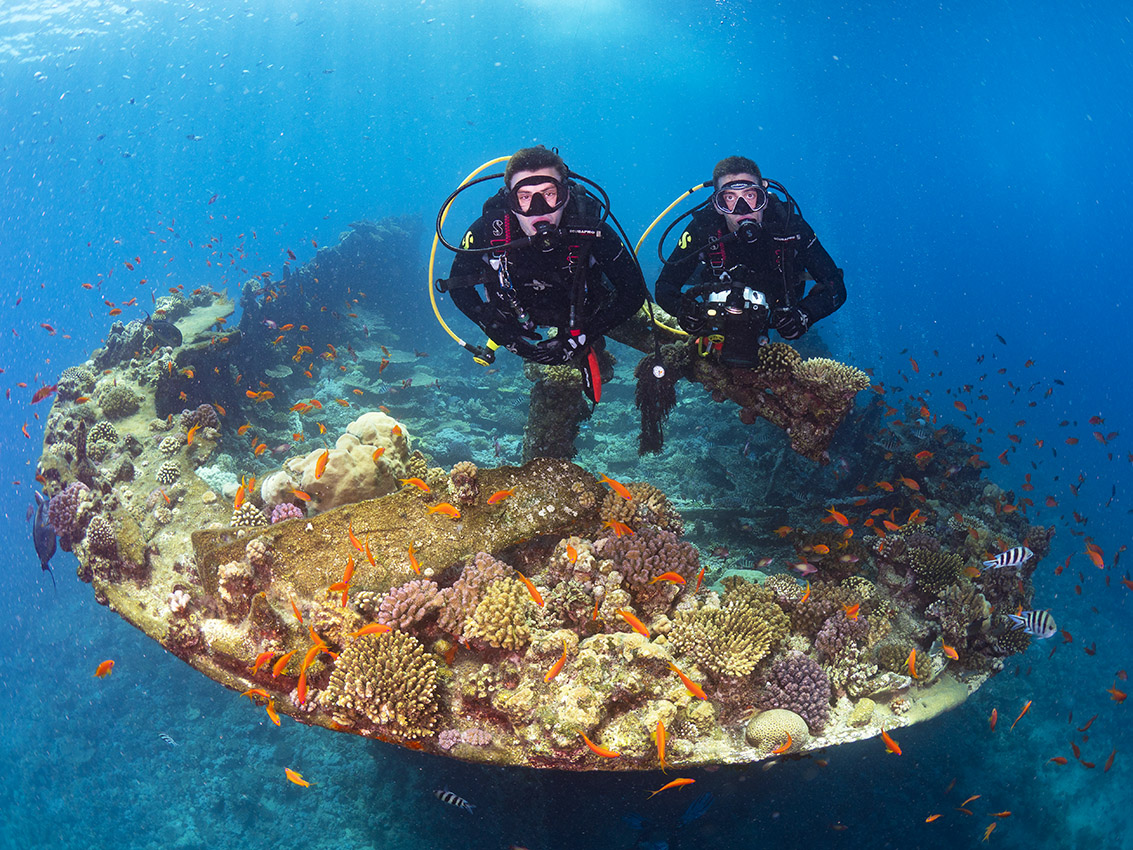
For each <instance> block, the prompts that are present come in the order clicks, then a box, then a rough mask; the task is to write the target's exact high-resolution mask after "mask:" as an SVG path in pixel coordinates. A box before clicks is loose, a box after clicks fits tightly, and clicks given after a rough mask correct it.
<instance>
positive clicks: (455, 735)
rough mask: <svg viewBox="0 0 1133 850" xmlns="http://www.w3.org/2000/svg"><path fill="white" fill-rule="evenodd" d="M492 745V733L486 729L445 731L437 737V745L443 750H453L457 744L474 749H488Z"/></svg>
mask: <svg viewBox="0 0 1133 850" xmlns="http://www.w3.org/2000/svg"><path fill="white" fill-rule="evenodd" d="M490 743H492V733H491V732H488V731H487V730H486V729H465V730H464V731H461V730H459V729H444V730H442V731H441V733H440V734H439V735H438V736H437V745H438V746H439V747H440V748H441V749H442V750H451V749H452V748H453V747H455V746H456V745H457V744H469V745H470V746H473V747H486V746H488V744H490Z"/></svg>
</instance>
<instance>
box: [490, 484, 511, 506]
mask: <svg viewBox="0 0 1133 850" xmlns="http://www.w3.org/2000/svg"><path fill="white" fill-rule="evenodd" d="M514 495H515V488H514V487H509V488H508V489H507V490H497V491H496V492H495V493H493V494H492V495H491V496H489V497H488V504H489V505H496V504H499V503H500V502H502V501H503V500H504V499H509V498H511V497H512V496H514Z"/></svg>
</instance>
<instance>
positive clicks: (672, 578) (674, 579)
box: [649, 570, 685, 584]
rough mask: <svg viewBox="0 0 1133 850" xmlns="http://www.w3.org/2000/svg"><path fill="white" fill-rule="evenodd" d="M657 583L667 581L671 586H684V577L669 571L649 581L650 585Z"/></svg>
mask: <svg viewBox="0 0 1133 850" xmlns="http://www.w3.org/2000/svg"><path fill="white" fill-rule="evenodd" d="M659 581H667V582H671V583H672V584H684V583H685V579H684V576H682V575H681V574H680V573H675V572H673V571H672V570H670V571H669V572H667V573H661V575H659V576H657V577H656V578H652V579H650V580H649V583H650V584H656V583H657V582H659Z"/></svg>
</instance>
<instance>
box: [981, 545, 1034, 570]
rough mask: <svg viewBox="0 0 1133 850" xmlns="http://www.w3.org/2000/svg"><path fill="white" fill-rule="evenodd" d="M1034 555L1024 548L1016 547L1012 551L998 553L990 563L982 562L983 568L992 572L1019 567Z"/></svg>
mask: <svg viewBox="0 0 1133 850" xmlns="http://www.w3.org/2000/svg"><path fill="white" fill-rule="evenodd" d="M1034 554H1035V553H1034V552H1032V551H1031V550H1030V549H1028V548H1027V547H1026V546H1016V547H1015V548H1014V549H1008V550H1007V551H1006V552H1001V553H999V554H998V555H996V556H995V557H994V558H992V559H991V560H990V561H984V566H985V567H987V568H989V569H993V570H998V569H1000V568H1001V567H1021V566H1022V565H1023V564H1025V563H1027V561H1029V560H1031V558H1032V557H1034Z"/></svg>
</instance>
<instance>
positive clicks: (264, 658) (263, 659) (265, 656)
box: [248, 649, 275, 676]
mask: <svg viewBox="0 0 1133 850" xmlns="http://www.w3.org/2000/svg"><path fill="white" fill-rule="evenodd" d="M274 655H275V653H274V652H273V651H272V650H270V649H269V650H267V651H265V652H261V653H260V654H259V655H257V656H256V660H255V661H253V662H252V666H251V667H249V668H248V669H249V670H250V671H251V673H252V675H253V676H255V675H256V673H258V672H259V670H260V668H261V667H263V666H264V665H265V664H267V663H268V662H269V661H271V659H272V657H273V656H274Z"/></svg>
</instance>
